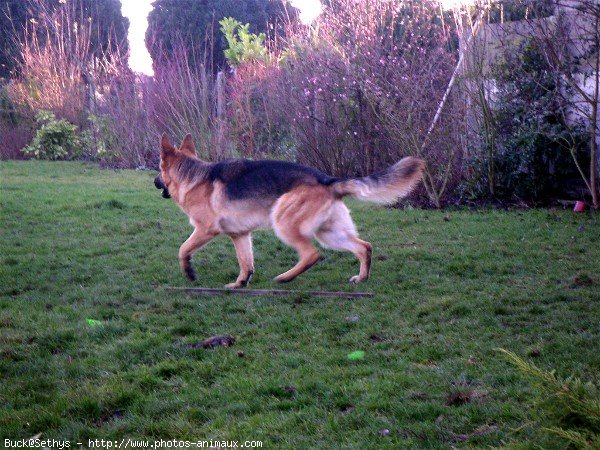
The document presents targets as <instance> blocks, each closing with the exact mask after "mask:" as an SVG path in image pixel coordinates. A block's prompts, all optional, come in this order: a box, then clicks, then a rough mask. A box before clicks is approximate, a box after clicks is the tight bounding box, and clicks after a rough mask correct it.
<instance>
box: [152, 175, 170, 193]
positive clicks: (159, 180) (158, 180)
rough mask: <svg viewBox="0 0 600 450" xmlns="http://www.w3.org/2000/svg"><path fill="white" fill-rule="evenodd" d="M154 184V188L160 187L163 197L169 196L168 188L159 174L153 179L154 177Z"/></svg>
mask: <svg viewBox="0 0 600 450" xmlns="http://www.w3.org/2000/svg"><path fill="white" fill-rule="evenodd" d="M154 186H156V189H162V190H163V191H162V196H163V198H171V195H170V194H169V189H168V188H167V186H166V185H165V183H164V182H163V179H162V177H161V176H160V175H158V176H157V177H156V178H155V179H154Z"/></svg>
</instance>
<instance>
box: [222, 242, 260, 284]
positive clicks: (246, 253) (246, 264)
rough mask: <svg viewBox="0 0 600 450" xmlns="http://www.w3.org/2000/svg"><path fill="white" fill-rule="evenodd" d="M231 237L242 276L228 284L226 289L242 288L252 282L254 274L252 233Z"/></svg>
mask: <svg viewBox="0 0 600 450" xmlns="http://www.w3.org/2000/svg"><path fill="white" fill-rule="evenodd" d="M229 237H230V238H231V240H232V241H233V245H234V247H235V254H236V256H237V260H238V264H239V265H240V274H239V275H238V277H237V280H235V282H233V283H229V284H226V285H225V287H227V288H241V287H244V286H246V285H247V284H248V283H249V282H250V279H251V278H252V274H253V273H254V255H253V254H252V235H251V234H250V233H245V234H232V235H229Z"/></svg>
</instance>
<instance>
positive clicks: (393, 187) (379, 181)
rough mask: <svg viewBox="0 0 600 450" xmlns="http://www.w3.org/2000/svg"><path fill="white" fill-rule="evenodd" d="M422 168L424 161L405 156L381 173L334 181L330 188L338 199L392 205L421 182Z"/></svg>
mask: <svg viewBox="0 0 600 450" xmlns="http://www.w3.org/2000/svg"><path fill="white" fill-rule="evenodd" d="M424 168H425V161H423V160H422V159H419V158H413V157H411V156H407V157H406V158H402V159H401V160H400V161H398V162H397V163H396V164H394V165H393V166H391V167H389V168H387V169H386V170H384V171H382V172H378V173H374V174H373V175H369V176H368V177H362V178H350V179H345V180H340V181H336V182H334V183H333V184H332V185H331V187H332V189H333V191H334V192H335V193H336V194H337V195H339V196H340V197H343V196H345V195H350V196H352V197H354V198H357V199H359V200H366V201H369V202H375V203H393V202H395V201H396V200H398V199H400V198H402V197H406V196H407V195H408V194H410V192H411V191H412V190H413V189H414V187H415V186H416V185H417V183H418V182H419V181H420V180H421V177H422V175H423V169H424Z"/></svg>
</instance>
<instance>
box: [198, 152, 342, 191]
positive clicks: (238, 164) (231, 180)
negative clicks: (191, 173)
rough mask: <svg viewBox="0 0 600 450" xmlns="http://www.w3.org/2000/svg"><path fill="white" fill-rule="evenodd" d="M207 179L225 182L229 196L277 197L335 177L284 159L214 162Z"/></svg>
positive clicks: (329, 182) (327, 181)
mask: <svg viewBox="0 0 600 450" xmlns="http://www.w3.org/2000/svg"><path fill="white" fill-rule="evenodd" d="M208 176H209V179H210V180H211V181H215V180H219V181H221V182H222V183H223V184H224V185H225V193H226V194H227V196H228V197H229V198H230V199H231V200H241V199H244V198H249V197H254V196H259V197H260V196H262V197H279V196H281V195H283V194H285V193H286V192H289V191H290V190H292V189H293V188H295V187H296V186H298V185H300V184H307V185H317V184H321V185H324V186H329V185H331V184H332V183H334V182H336V181H338V180H339V179H338V178H334V177H330V176H329V175H325V174H324V173H322V172H319V171H318V170H315V169H312V168H310V167H306V166H302V165H300V164H295V163H291V162H286V161H270V160H263V161H250V160H243V159H240V160H232V161H223V162H219V163H216V164H215V165H214V166H213V167H212V169H211V170H210V172H209V174H208Z"/></svg>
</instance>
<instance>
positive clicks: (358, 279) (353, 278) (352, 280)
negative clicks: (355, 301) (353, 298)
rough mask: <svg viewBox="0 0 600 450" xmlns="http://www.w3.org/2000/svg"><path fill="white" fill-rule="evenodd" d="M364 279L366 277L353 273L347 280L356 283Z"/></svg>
mask: <svg viewBox="0 0 600 450" xmlns="http://www.w3.org/2000/svg"><path fill="white" fill-rule="evenodd" d="M365 280H366V278H361V277H360V276H359V275H354V276H353V277H351V278H350V279H349V280H348V282H349V283H352V284H358V283H362V282H363V281H365Z"/></svg>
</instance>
